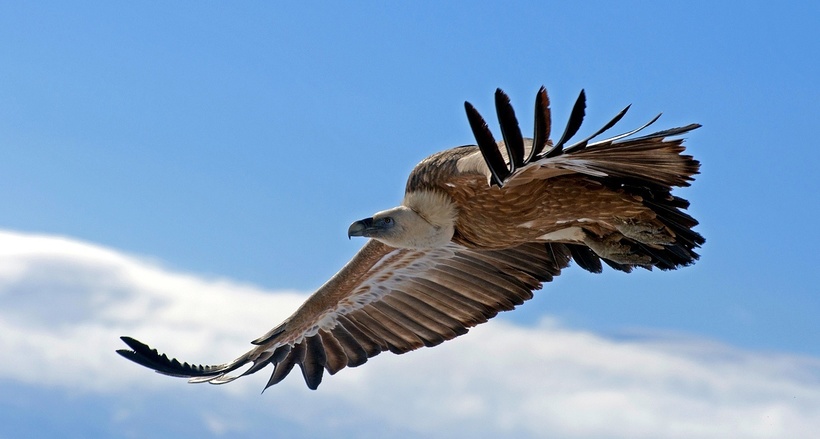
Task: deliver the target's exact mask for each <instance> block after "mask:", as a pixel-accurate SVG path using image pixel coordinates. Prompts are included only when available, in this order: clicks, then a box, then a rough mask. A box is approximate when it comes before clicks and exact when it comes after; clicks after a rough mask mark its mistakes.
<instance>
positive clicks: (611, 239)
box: [584, 232, 652, 265]
mask: <svg viewBox="0 0 820 439" xmlns="http://www.w3.org/2000/svg"><path fill="white" fill-rule="evenodd" d="M623 238H624V236H623V235H621V234H620V233H612V234H610V235H607V236H605V237H603V238H600V237H597V236H594V235H592V234H591V233H589V232H587V233H585V236H584V245H586V246H587V247H589V248H590V250H592V251H593V252H595V254H596V255H598V256H600V257H602V258H604V259H609V260H610V261H612V262H616V263H618V264H625V265H649V264H650V263H652V258H651V257H649V256H648V255H639V254H635V253H634V252H633V251H632V249H631V248H630V246H629V245H627V244H623V243H621V240H622V239H623Z"/></svg>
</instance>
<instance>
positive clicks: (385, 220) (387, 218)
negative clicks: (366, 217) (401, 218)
mask: <svg viewBox="0 0 820 439" xmlns="http://www.w3.org/2000/svg"><path fill="white" fill-rule="evenodd" d="M382 221H384V223H385V224H390V223H392V222H393V218H390V217H389V216H388V217H386V218H384V219H382Z"/></svg>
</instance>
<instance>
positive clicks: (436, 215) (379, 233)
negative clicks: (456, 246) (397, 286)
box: [347, 192, 456, 248]
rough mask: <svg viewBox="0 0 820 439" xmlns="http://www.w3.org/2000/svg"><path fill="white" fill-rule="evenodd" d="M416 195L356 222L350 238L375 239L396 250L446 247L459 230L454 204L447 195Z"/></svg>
mask: <svg viewBox="0 0 820 439" xmlns="http://www.w3.org/2000/svg"><path fill="white" fill-rule="evenodd" d="M416 194H418V193H413V194H408V195H407V196H405V199H404V202H403V203H402V205H400V206H397V207H394V208H392V209H387V210H383V211H381V212H378V213H376V214H375V215H373V217H372V218H365V219H363V220H359V221H356V222H354V223H353V224H351V225H350V227H349V228H348V229H347V236H348V237H351V236H364V237H367V238H373V239H376V240H378V241H381V242H382V243H384V244H387V245H389V246H391V247H395V248H435V247H442V246H444V245H446V244H447V243H448V242H450V239H452V237H453V232H454V230H455V217H456V215H455V207H454V206H453V203H452V202H451V201H450V200H449V198H447V197H446V196H440V195H435V196H429V195H426V196H424V195H416ZM425 194H429V193H427V192H425Z"/></svg>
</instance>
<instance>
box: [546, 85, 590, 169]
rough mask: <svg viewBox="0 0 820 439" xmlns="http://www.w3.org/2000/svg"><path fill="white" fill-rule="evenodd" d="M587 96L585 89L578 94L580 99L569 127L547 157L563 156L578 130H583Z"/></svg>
mask: <svg viewBox="0 0 820 439" xmlns="http://www.w3.org/2000/svg"><path fill="white" fill-rule="evenodd" d="M586 102H587V95H586V92H585V91H584V89H581V93H579V94H578V99H576V100H575V105H573V106H572V112H570V115H569V120H568V121H567V127H566V128H564V134H562V135H561V139H559V140H558V142H557V143H556V144H555V146H553V147H552V149H550V150H549V151H547V154H546V157H554V156H556V155H559V154H561V152H562V151H563V148H564V144H565V143H567V142H568V141H569V139H571V138H572V136H574V135H575V133H577V132H578V129H580V128H581V123H583V121H584V115H585V114H586V107H587V103H586Z"/></svg>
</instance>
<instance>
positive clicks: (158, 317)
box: [0, 231, 820, 438]
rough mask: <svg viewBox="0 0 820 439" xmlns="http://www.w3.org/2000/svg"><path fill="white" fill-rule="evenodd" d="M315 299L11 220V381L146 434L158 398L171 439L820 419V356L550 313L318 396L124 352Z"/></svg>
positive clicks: (778, 427)
mask: <svg viewBox="0 0 820 439" xmlns="http://www.w3.org/2000/svg"><path fill="white" fill-rule="evenodd" d="M305 297H306V295H305V294H303V293H298V292H287V291H285V292H282V291H277V292H274V291H265V290H262V289H260V288H257V287H254V286H251V285H246V284H241V283H238V282H235V281H231V280H227V279H218V278H206V277H203V276H197V275H193V274H185V273H176V272H172V271H170V270H168V269H165V268H163V267H162V266H161V265H160V264H157V263H155V262H152V261H149V260H145V259H142V258H138V257H134V256H129V255H125V254H122V253H120V252H117V251H113V250H110V249H105V248H101V247H99V246H94V245H90V244H87V243H82V242H78V241H76V240H71V239H66V238H60V237H53V236H37V235H26V234H20V233H14V232H3V231H0V352H3V353H4V355H3V357H4V359H3V363H4V366H5V368H4V369H5V370H4V372H5V373H4V375H3V377H2V378H0V388H2V387H3V386H10V387H13V388H14V389H16V391H17V392H32V393H38V392H43V391H48V392H55V393H58V394H71V395H80V398H83V399H84V400H86V401H88V400H94V399H99V400H100V401H105V404H107V405H108V406H111V405H112V404H113V405H114V406H117V407H119V406H120V405H121V407H122V409H118V410H113V409H112V411H111V413H112V415H111V416H110V419H107V421H106V422H110V423H112V424H116V425H117V428H118V430H117V431H119V432H127V431H131V432H132V433H133V434H138V433H134V432H139V431H141V430H139V428H140V425H138V422H137V421H136V420H137V419H138V416H137V415H135V414H134V413H135V412H139V411H140V410H142V412H143V413H146V410H149V409H146V408H145V407H146V406H148V407H149V408H151V410H154V411H149V412H150V413H152V415H151V416H152V425H151V430H150V431H151V433H152V436H154V437H166V436H167V437H171V436H173V435H176V434H178V433H179V432H180V431H182V432H186V431H188V432H189V433H190V431H195V430H193V427H191V428H192V430H190V431H189V430H186V428H187V427H185V426H180V425H179V422H176V423H175V421H174V419H179V418H184V419H188V421H186V422H188V423H197V424H198V426H197V428H199V429H201V431H203V432H205V434H206V435H210V436H220V435H228V434H236V433H243V432H244V433H249V432H255V431H260V432H264V431H269V430H271V429H274V430H276V431H280V432H281V431H282V429H293V431H301V432H303V433H304V432H309V433H316V434H318V433H322V432H326V433H331V432H332V433H333V434H336V435H339V436H342V437H347V436H354V437H368V436H372V437H378V436H380V435H384V434H391V435H393V436H406V437H414V436H424V437H464V436H467V435H470V436H473V437H498V436H499V435H500V436H505V437H506V436H514V437H562V438H592V437H594V438H725V437H747V438H757V437H760V438H769V437H771V438H775V437H810V436H811V435H812V434H814V433H815V432H817V431H820V359H816V358H807V357H799V356H793V355H788V354H776V353H761V352H751V351H745V350H741V349H737V348H732V347H730V346H725V345H721V344H718V343H713V342H709V341H705V340H700V339H692V338H686V337H680V336H678V337H669V336H664V335H662V334H656V335H654V336H651V335H650V336H647V337H642V338H638V339H630V340H613V339H608V338H606V337H602V336H599V335H596V334H594V333H590V332H585V331H579V330H573V329H570V328H566V327H563V326H561V325H560V323H559V322H556V321H554V320H551V319H549V318H545V319H543V320H542V322H541V324H540V325H538V326H535V327H522V326H517V325H514V324H511V323H509V322H506V321H500V320H499V321H491V322H490V323H488V324H485V325H482V326H480V327H478V328H475V329H473V330H472V331H470V334H468V335H466V336H464V337H460V338H458V339H456V340H453V341H450V342H447V343H445V344H443V345H441V346H438V347H436V348H434V349H422V350H419V351H416V352H411V353H409V354H405V355H401V356H396V355H392V354H389V353H385V354H382V355H379V356H378V357H375V358H373V359H371V360H370V361H369V362H368V363H367V364H365V365H364V366H362V367H359V368H355V369H345V370H343V371H341V372H340V373H339V374H337V375H335V376H332V377H331V376H326V378H325V381H324V383H323V384H322V386H321V387H320V388H319V390H318V391H316V392H311V391H309V390H308V389H307V388H306V387H305V386H304V383H303V382H302V379H301V376H300V374H299V373H298V370H295V371H294V373H292V374H291V376H289V377H288V379H286V380H285V381H284V382H283V383H281V384H280V385H277V386H275V387H274V388H271V389H269V390H268V391H266V392H265V394H263V395H261V396H260V395H259V391H260V390H261V389H262V387H263V385H264V383H265V382H266V380H267V375H268V374H269V373H270V370H268V369H266V370H265V371H262V372H259V373H257V374H256V375H254V376H251V377H246V378H243V379H240V380H238V381H235V382H234V383H231V384H228V385H225V386H219V387H212V386H207V385H198V386H193V385H188V384H186V383H185V382H184V381H183V380H178V379H173V378H169V377H163V376H160V375H157V374H154V373H151V372H150V371H148V370H147V369H142V368H140V367H139V366H136V365H133V364H131V363H129V362H127V361H126V360H124V359H121V358H120V357H119V356H117V355H116V354H115V353H114V350H115V349H118V348H121V347H123V345H122V344H121V343H120V341H119V339H118V337H119V336H120V335H132V336H135V337H137V338H139V339H141V340H144V341H147V342H149V343H150V344H152V345H153V346H155V347H157V348H159V349H160V350H161V351H164V352H168V353H169V354H173V355H174V356H176V357H178V358H181V359H184V360H187V361H192V362H197V363H199V362H202V363H220V362H224V361H227V360H230V359H232V358H234V357H235V356H237V355H239V354H240V353H242V352H244V350H245V349H247V348H249V347H250V345H249V344H248V342H249V340H252V339H254V338H255V337H257V336H259V335H261V334H262V333H264V332H266V331H267V330H268V329H270V328H271V327H273V326H274V325H275V324H277V323H279V322H280V321H281V320H282V319H284V318H286V317H287V316H288V315H289V314H290V313H291V312H293V310H295V309H296V308H297V307H298V306H299V305H300V304H301V302H302V301H303V300H304V298H305ZM204 387H208V389H204ZM194 388H196V389H194ZM151 401H164V402H162V403H153V402H151ZM135 407H136V408H135ZM139 407H143V408H142V409H139ZM215 407H219V409H216V408H215ZM274 421H275V422H274ZM196 431H200V430H196ZM123 435H124V436H126V435H125V434H124V433H123Z"/></svg>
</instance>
